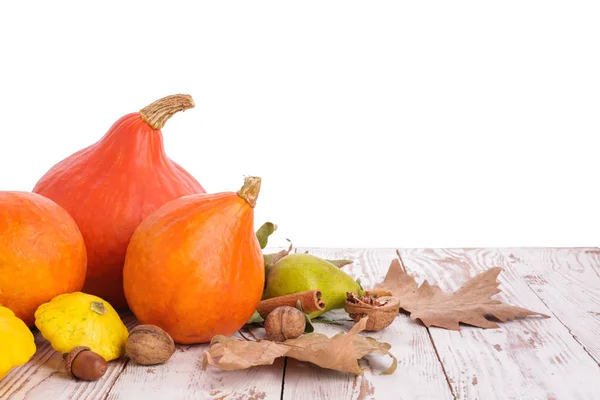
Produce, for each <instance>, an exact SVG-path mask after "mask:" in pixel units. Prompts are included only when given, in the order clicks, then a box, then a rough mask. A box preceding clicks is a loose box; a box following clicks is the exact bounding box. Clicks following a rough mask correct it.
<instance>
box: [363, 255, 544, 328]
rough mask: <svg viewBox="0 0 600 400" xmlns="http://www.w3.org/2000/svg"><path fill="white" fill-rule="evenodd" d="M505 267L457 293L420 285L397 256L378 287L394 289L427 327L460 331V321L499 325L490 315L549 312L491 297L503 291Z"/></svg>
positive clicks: (507, 316) (414, 317) (475, 279)
mask: <svg viewBox="0 0 600 400" xmlns="http://www.w3.org/2000/svg"><path fill="white" fill-rule="evenodd" d="M500 271H502V268H500V267H494V268H490V269H488V270H487V271H484V272H482V273H481V274H479V275H476V276H474V277H472V278H470V279H469V280H467V281H466V282H465V283H464V285H463V286H462V287H461V288H460V289H458V290H457V291H456V292H454V293H446V292H443V291H442V290H441V289H440V288H439V286H435V285H430V284H429V282H427V281H424V282H423V284H422V285H421V286H418V285H417V282H416V281H415V278H414V277H413V276H412V275H409V274H408V273H406V271H405V269H404V268H403V266H402V264H401V263H400V261H399V260H398V259H394V260H393V261H392V264H391V265H390V268H389V270H388V273H387V274H386V276H385V279H384V280H383V282H381V283H378V284H376V285H375V286H374V289H375V290H379V291H387V292H390V293H391V294H392V295H393V296H395V297H396V298H398V300H399V301H400V308H401V309H403V310H405V311H407V312H409V313H410V318H411V319H412V320H420V321H421V322H423V324H424V325H425V326H437V327H440V328H446V329H450V330H455V331H458V330H460V325H459V323H460V322H462V323H465V324H468V325H472V326H477V327H480V328H498V326H499V325H498V324H497V323H496V322H494V321H491V320H489V319H487V318H486V317H494V318H495V319H497V320H499V321H501V322H506V321H510V320H513V319H515V318H519V317H527V316H531V315H540V316H542V317H544V318H549V316H548V315H545V314H541V313H538V312H535V311H531V310H527V309H525V308H521V307H515V306H511V305H509V304H504V303H502V302H501V301H499V300H494V299H491V296H493V295H495V294H497V293H500V291H501V290H500V289H498V285H499V284H500V282H498V281H497V280H496V278H497V277H498V274H500Z"/></svg>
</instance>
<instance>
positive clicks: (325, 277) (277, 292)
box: [263, 254, 362, 318]
mask: <svg viewBox="0 0 600 400" xmlns="http://www.w3.org/2000/svg"><path fill="white" fill-rule="evenodd" d="M315 289H319V290H320V291H321V293H322V295H323V297H322V299H323V301H324V302H325V310H324V311H318V312H313V313H310V314H309V317H311V318H314V317H317V316H319V315H321V314H323V313H325V312H327V311H329V310H333V309H336V308H344V305H345V302H346V292H354V293H358V292H359V291H361V290H362V288H361V286H360V284H359V283H358V282H356V281H355V280H354V279H352V277H351V276H350V275H348V274H347V273H345V272H344V271H343V270H341V269H340V268H338V267H337V266H335V265H334V264H332V263H330V262H329V261H327V260H324V259H322V258H319V257H316V256H313V255H311V254H289V255H287V256H285V257H283V258H282V259H280V260H279V261H277V262H276V263H275V265H273V266H272V267H271V268H270V271H269V276H268V277H267V287H266V289H265V292H264V296H263V298H265V299H270V298H271V297H278V296H285V295H286V294H292V293H300V292H304V291H307V290H315Z"/></svg>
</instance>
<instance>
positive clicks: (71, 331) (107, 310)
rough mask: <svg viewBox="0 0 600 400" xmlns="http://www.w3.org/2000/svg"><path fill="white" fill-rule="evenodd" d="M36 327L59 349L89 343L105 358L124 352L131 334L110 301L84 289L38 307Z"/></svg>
mask: <svg viewBox="0 0 600 400" xmlns="http://www.w3.org/2000/svg"><path fill="white" fill-rule="evenodd" d="M35 326H37V327H38V329H39V330H40V332H41V333H42V336H44V337H45V338H46V339H47V340H48V341H49V342H50V344H51V345H52V348H54V350H56V351H59V352H61V353H68V352H70V351H71V349H73V348H74V347H77V346H87V347H89V348H90V349H91V350H92V351H93V352H96V353H98V354H99V355H101V356H102V357H103V358H104V359H105V360H106V361H110V360H115V359H117V358H119V357H121V356H122V355H123V354H125V343H126V342H127V338H128V336H129V332H128V331H127V327H126V326H125V324H123V321H121V318H120V317H119V314H117V312H116V311H115V309H114V308H113V307H112V306H111V305H110V304H108V303H107V302H106V301H104V300H102V299H101V298H100V297H96V296H92V295H90V294H86V293H81V292H75V293H69V294H61V295H59V296H56V297H55V298H53V299H52V300H51V301H50V302H48V303H45V304H42V305H41V306H39V307H38V309H37V311H36V312H35Z"/></svg>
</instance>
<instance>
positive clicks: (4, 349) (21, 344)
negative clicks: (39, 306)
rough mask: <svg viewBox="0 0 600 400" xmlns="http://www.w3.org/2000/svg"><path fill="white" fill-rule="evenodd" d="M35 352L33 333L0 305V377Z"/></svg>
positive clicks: (24, 361) (23, 362)
mask: <svg viewBox="0 0 600 400" xmlns="http://www.w3.org/2000/svg"><path fill="white" fill-rule="evenodd" d="M34 354H35V340H34V338H33V334H32V333H31V331H30V330H29V328H28V327H27V325H25V323H24V322H23V321H22V320H20V319H19V318H17V317H15V314H14V313H13V312H12V311H11V310H9V309H8V308H6V307H2V306H0V379H2V378H3V377H4V376H5V375H6V374H7V373H8V371H10V370H11V369H12V368H13V367H17V366H19V365H23V364H25V363H26V362H27V361H29V359H30V358H31V357H33V355H34Z"/></svg>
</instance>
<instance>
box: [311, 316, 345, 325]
mask: <svg viewBox="0 0 600 400" xmlns="http://www.w3.org/2000/svg"><path fill="white" fill-rule="evenodd" d="M344 321H352V320H351V319H348V320H338V321H335V320H333V319H327V318H323V317H321V316H319V317H316V318H313V320H312V322H314V323H317V324H328V325H338V326H344V324H343V323H342V322H344Z"/></svg>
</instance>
